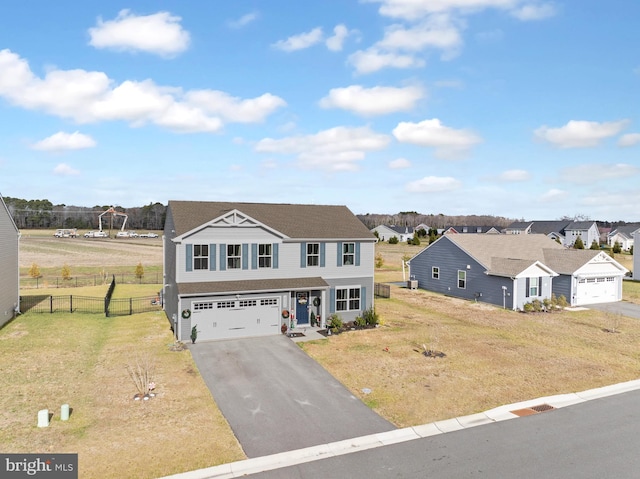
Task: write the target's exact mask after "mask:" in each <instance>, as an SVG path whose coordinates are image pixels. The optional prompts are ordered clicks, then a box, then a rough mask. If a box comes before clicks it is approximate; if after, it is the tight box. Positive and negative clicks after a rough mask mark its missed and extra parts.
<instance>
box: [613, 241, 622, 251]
mask: <svg viewBox="0 0 640 479" xmlns="http://www.w3.org/2000/svg"><path fill="white" fill-rule="evenodd" d="M613 252H614V253H616V254H619V253H622V246H621V245H620V243H619V242H617V241H616V242H615V243H613Z"/></svg>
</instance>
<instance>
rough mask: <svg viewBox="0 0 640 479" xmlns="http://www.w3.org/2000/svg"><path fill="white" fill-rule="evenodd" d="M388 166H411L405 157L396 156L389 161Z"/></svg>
mask: <svg viewBox="0 0 640 479" xmlns="http://www.w3.org/2000/svg"><path fill="white" fill-rule="evenodd" d="M389 168H391V169H392V170H400V169H404V168H411V162H410V161H409V160H407V159H406V158H396V159H395V160H392V161H390V162H389Z"/></svg>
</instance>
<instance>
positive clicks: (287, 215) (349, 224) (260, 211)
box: [169, 201, 375, 240]
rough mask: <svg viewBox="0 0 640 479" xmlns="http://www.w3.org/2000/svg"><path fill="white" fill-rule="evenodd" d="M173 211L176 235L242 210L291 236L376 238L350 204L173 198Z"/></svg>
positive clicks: (309, 237)
mask: <svg viewBox="0 0 640 479" xmlns="http://www.w3.org/2000/svg"><path fill="white" fill-rule="evenodd" d="M169 210H170V211H171V215H172V218H173V224H174V228H175V235H176V236H180V235H182V234H184V233H187V232H189V231H192V230H194V229H196V228H198V227H199V226H202V225H204V224H206V223H208V222H210V221H212V220H214V219H216V218H219V217H221V216H224V215H225V214H227V213H229V212H231V211H234V210H238V211H240V212H242V213H244V214H246V215H248V216H250V217H251V218H253V219H255V220H256V221H259V222H260V223H262V224H264V225H266V226H268V227H270V228H272V229H274V230H276V231H279V232H280V233H282V234H284V235H286V236H288V237H289V238H307V239H312V238H313V239H335V238H338V239H340V238H342V239H367V240H369V239H371V240H375V237H374V236H373V234H372V233H371V232H370V231H369V230H368V229H367V227H366V226H365V225H364V224H363V223H362V222H361V221H360V220H359V219H358V218H357V217H356V216H355V215H354V214H353V213H352V212H351V211H350V210H349V209H348V208H347V207H346V206H338V205H295V204H285V203H282V204H271V203H231V202H214V201H169Z"/></svg>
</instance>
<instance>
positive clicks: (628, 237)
mask: <svg viewBox="0 0 640 479" xmlns="http://www.w3.org/2000/svg"><path fill="white" fill-rule="evenodd" d="M638 230H640V224H637V223H635V224H628V225H624V226H618V227H616V228H614V229H612V230H611V232H610V233H609V234H608V235H607V244H608V245H609V246H613V245H614V244H615V243H616V241H617V242H618V244H619V245H620V247H621V248H622V249H623V250H624V251H629V250H630V249H631V247H632V246H633V243H634V240H633V234H634V233H635V232H636V231H638Z"/></svg>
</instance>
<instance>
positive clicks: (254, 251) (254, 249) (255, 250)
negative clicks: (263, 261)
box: [251, 243, 258, 269]
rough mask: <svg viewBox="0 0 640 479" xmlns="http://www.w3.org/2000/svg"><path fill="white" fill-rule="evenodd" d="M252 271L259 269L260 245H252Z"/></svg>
mask: <svg viewBox="0 0 640 479" xmlns="http://www.w3.org/2000/svg"><path fill="white" fill-rule="evenodd" d="M251 269H258V245H257V244H255V243H251Z"/></svg>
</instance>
